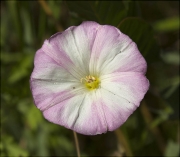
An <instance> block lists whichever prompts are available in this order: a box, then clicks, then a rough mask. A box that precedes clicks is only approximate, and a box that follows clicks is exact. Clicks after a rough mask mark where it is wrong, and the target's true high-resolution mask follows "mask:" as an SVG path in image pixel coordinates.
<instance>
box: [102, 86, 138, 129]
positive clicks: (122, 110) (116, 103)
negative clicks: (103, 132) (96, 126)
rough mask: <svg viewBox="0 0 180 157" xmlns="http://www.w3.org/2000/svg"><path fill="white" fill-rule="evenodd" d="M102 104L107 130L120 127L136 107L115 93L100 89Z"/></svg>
mask: <svg viewBox="0 0 180 157" xmlns="http://www.w3.org/2000/svg"><path fill="white" fill-rule="evenodd" d="M101 93H102V96H103V97H102V105H103V111H104V114H105V118H106V122H107V128H108V131H113V130H115V129H117V128H118V127H120V126H121V125H122V124H123V123H124V122H125V121H126V120H127V118H128V117H129V116H130V115H131V114H132V113H133V111H134V110H135V109H136V108H137V106H135V105H134V104H131V103H129V102H128V101H126V100H124V99H122V98H121V97H118V96H117V95H114V94H112V93H111V92H108V91H107V90H104V89H101Z"/></svg>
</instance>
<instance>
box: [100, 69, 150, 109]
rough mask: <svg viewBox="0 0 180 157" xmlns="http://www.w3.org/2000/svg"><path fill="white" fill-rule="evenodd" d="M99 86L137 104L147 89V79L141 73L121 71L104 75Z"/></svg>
mask: <svg viewBox="0 0 180 157" xmlns="http://www.w3.org/2000/svg"><path fill="white" fill-rule="evenodd" d="M101 87H102V88H104V89H106V90H108V91H111V92H112V93H115V94H117V95H118V96H120V97H122V98H124V99H126V100H128V101H129V102H131V103H133V104H135V105H137V106H138V105H139V103H140V101H141V100H142V99H143V97H144V95H145V93H146V92H147V90H148V89H149V81H148V80H147V78H146V77H145V76H144V75H143V74H141V73H136V72H122V73H114V74H109V75H106V76H104V78H103V79H102V82H101Z"/></svg>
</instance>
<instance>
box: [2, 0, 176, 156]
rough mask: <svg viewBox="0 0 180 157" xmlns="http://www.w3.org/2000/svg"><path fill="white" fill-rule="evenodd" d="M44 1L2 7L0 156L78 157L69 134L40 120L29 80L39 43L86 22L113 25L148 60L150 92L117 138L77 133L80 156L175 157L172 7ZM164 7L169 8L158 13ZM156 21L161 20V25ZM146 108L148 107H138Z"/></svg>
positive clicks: (8, 3)
mask: <svg viewBox="0 0 180 157" xmlns="http://www.w3.org/2000/svg"><path fill="white" fill-rule="evenodd" d="M43 2H44V5H42V4H41V3H40V1H31V2H30V1H3V2H1V40H0V45H1V58H0V61H1V126H2V127H1V143H0V152H1V156H2V157H5V156H13V157H16V156H17V157H20V156H23V157H26V156H75V155H76V151H75V145H74V139H73V134H72V131H71V130H68V129H65V128H64V127H61V126H57V125H55V124H52V123H50V122H48V121H47V120H45V119H44V118H43V116H42V113H41V112H40V111H39V110H38V109H37V108H36V106H35V105H34V103H33V99H32V95H31V92H30V87H29V78H30V75H31V72H32V70H33V59H34V55H35V52H36V50H38V49H39V48H40V47H41V45H42V43H43V41H44V40H45V39H46V38H49V37H50V36H51V35H52V34H54V33H56V32H57V31H60V30H59V29H57V28H62V29H66V28H67V27H68V26H71V25H78V24H79V23H81V22H82V21H84V20H92V21H96V22H98V23H100V24H109V25H113V26H116V27H118V28H119V29H120V31H122V32H123V33H125V34H127V35H128V36H129V37H130V38H132V39H133V40H134V41H135V42H136V44H137V46H138V48H139V50H140V52H141V53H142V55H143V56H144V57H145V59H146V60H147V62H148V70H147V77H148V79H149V81H150V85H151V87H150V90H149V92H148V93H147V94H146V97H145V99H144V100H143V104H141V105H140V107H139V108H138V109H137V110H136V111H135V112H134V114H132V115H131V116H130V118H129V119H128V120H127V121H126V123H125V124H124V125H123V126H122V127H121V128H120V129H121V131H120V130H119V129H118V130H117V134H115V133H114V132H112V133H111V132H108V133H106V134H104V135H97V136H94V137H92V136H84V135H78V137H79V142H80V149H81V154H82V155H83V156H93V155H99V156H106V155H110V156H123V155H126V156H128V154H133V155H134V156H141V155H142V156H147V155H151V156H166V157H170V156H178V155H179V143H178V140H177V136H178V127H179V126H178V124H179V85H180V81H179V52H178V51H179V49H178V46H177V45H178V44H177V43H178V41H179V38H178V34H177V32H178V30H179V15H177V13H176V12H177V11H178V9H177V8H176V6H178V5H177V3H176V2H165V1H164V2H161V1H157V2H150V1H149V2H138V1H43ZM164 7H166V9H165V10H161V8H164ZM167 8H169V10H170V11H169V12H168V9H167ZM49 10H50V12H51V13H52V14H51V15H50V14H48V11H49ZM172 10H174V12H171V11H172ZM169 13H171V15H169ZM172 14H173V15H172ZM147 15H148V16H147ZM153 15H158V18H159V19H158V18H156V16H153ZM151 26H152V27H151ZM144 104H146V106H147V108H143V105H144ZM119 131H120V132H119ZM119 137H121V140H118V139H119ZM162 141H163V142H162ZM163 145H164V146H163ZM162 148H163V150H162ZM123 151H124V152H123Z"/></svg>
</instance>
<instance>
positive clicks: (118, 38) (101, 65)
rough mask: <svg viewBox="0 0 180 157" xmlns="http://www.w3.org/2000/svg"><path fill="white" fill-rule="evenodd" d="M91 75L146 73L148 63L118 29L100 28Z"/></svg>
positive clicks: (104, 26) (94, 49)
mask: <svg viewBox="0 0 180 157" xmlns="http://www.w3.org/2000/svg"><path fill="white" fill-rule="evenodd" d="M90 71H92V72H91V73H95V72H96V73H98V74H99V75H101V74H108V73H112V72H114V71H122V72H123V71H134V72H142V73H145V72H146V61H145V60H144V58H143V57H142V55H141V54H140V52H139V50H138V48H137V46H136V44H135V43H134V42H133V41H132V40H131V39H130V38H129V37H128V36H127V35H125V34H123V33H122V32H120V31H119V30H118V29H117V28H115V27H113V26H109V25H103V26H101V27H99V29H98V31H97V34H96V38H95V41H94V45H93V48H92V54H91V60H90Z"/></svg>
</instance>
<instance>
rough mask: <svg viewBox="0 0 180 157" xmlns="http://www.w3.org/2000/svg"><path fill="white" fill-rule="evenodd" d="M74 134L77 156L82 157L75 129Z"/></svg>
mask: <svg viewBox="0 0 180 157" xmlns="http://www.w3.org/2000/svg"><path fill="white" fill-rule="evenodd" d="M73 134H74V139H75V144H76V151H77V156H78V157H80V149H79V142H78V138H77V134H76V132H75V131H73Z"/></svg>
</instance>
